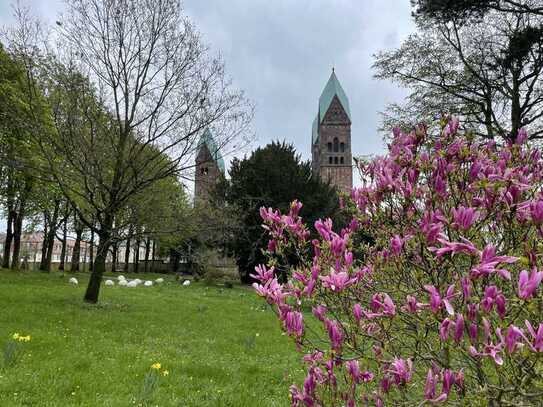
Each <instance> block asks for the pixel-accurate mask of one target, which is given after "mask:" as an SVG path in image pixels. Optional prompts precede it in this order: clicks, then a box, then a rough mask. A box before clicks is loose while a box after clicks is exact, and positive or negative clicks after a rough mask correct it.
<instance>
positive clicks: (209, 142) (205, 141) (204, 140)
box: [198, 128, 225, 173]
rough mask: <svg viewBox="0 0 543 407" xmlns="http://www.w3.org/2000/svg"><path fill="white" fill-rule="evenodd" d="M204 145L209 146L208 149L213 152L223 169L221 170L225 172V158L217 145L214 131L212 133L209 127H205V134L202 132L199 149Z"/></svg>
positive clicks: (220, 167)
mask: <svg viewBox="0 0 543 407" xmlns="http://www.w3.org/2000/svg"><path fill="white" fill-rule="evenodd" d="M204 145H205V146H206V147H207V149H208V150H209V152H210V153H211V156H212V157H213V159H214V160H215V162H216V163H217V166H218V167H219V170H221V172H222V173H224V171H225V167H224V160H223V158H222V155H221V152H220V148H219V147H218V146H217V143H216V142H215V138H214V137H213V133H211V130H210V129H209V128H207V129H205V131H204V134H202V137H201V138H200V142H199V144H198V149H200V148H201V147H202V146H204Z"/></svg>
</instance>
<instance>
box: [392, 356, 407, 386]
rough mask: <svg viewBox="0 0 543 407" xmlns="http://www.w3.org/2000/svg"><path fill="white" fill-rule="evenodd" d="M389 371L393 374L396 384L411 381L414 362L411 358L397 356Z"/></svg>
mask: <svg viewBox="0 0 543 407" xmlns="http://www.w3.org/2000/svg"><path fill="white" fill-rule="evenodd" d="M388 372H389V373H391V374H392V377H393V378H394V381H395V383H396V384H405V383H409V382H410V381H411V377H412V375H413V362H412V360H411V359H407V360H404V359H401V358H395V359H394V360H393V361H392V363H391V364H390V367H389V369H388Z"/></svg>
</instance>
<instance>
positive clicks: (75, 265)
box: [70, 226, 83, 272]
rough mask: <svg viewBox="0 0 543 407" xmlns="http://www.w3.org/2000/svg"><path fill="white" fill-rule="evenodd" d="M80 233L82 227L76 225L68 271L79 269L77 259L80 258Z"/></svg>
mask: <svg viewBox="0 0 543 407" xmlns="http://www.w3.org/2000/svg"><path fill="white" fill-rule="evenodd" d="M82 235H83V229H82V228H81V227H80V226H77V227H76V229H75V242H74V248H73V250H72V264H71V266H70V271H72V272H76V271H79V261H80V259H81V236H82Z"/></svg>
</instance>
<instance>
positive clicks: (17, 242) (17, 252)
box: [11, 177, 32, 270]
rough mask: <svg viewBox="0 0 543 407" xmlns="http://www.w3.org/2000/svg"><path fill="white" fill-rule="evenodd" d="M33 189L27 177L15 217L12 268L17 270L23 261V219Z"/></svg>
mask: <svg viewBox="0 0 543 407" xmlns="http://www.w3.org/2000/svg"><path fill="white" fill-rule="evenodd" d="M31 191H32V181H31V180H30V179H29V178H28V177H26V178H25V184H24V189H23V192H22V194H21V196H20V197H19V211H18V213H15V217H14V219H13V225H14V227H13V259H12V261H11V268H12V269H13V270H17V269H18V268H19V264H20V261H21V236H22V233H23V220H24V217H25V215H26V202H27V199H28V196H29V195H30V192H31Z"/></svg>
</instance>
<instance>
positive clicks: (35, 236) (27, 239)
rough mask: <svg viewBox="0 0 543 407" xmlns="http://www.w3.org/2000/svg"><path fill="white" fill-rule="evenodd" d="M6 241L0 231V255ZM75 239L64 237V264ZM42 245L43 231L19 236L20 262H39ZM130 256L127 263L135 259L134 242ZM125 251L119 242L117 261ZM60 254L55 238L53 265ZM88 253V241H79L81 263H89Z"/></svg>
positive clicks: (68, 258)
mask: <svg viewBox="0 0 543 407" xmlns="http://www.w3.org/2000/svg"><path fill="white" fill-rule="evenodd" d="M5 241H6V234H5V233H0V256H2V254H3V253H4V244H5ZM75 241H76V240H75V239H74V238H73V237H67V239H66V260H65V262H66V264H70V262H71V260H72V254H73V250H74V246H75ZM42 246H43V232H35V233H28V234H24V235H23V236H22V237H21V262H24V261H26V262H27V263H30V264H34V263H39V262H41V254H42ZM130 249H131V250H130V256H129V260H128V262H129V263H133V262H134V259H135V257H136V256H135V254H136V253H135V250H134V242H133V243H132V247H131V248H130ZM12 251H13V245H12ZM125 251H126V245H125V243H124V242H123V243H121V244H119V246H118V250H117V259H118V262H119V263H123V262H124V259H125ZM139 252H140V253H139V258H140V260H143V259H144V257H145V246H144V245H143V244H142V245H141V246H140V248H139ZM61 254H62V242H61V241H60V240H59V239H55V242H54V244H53V253H52V258H51V261H52V263H53V264H54V265H58V264H59V263H60V260H61ZM90 255H91V244H90V242H88V241H81V248H80V258H79V262H80V263H82V264H85V263H89V262H90ZM111 257H112V256H111V253H110V254H109V256H108V261H111Z"/></svg>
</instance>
